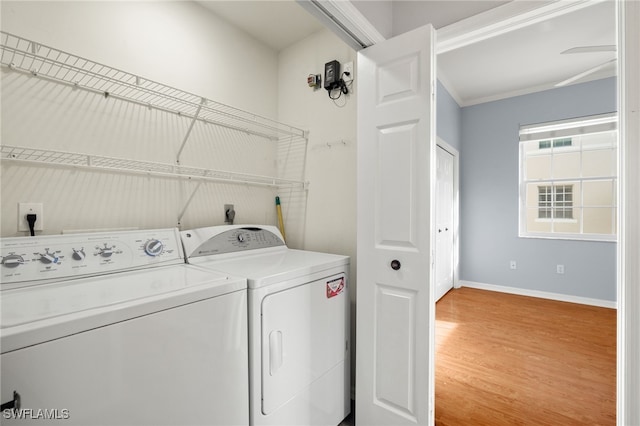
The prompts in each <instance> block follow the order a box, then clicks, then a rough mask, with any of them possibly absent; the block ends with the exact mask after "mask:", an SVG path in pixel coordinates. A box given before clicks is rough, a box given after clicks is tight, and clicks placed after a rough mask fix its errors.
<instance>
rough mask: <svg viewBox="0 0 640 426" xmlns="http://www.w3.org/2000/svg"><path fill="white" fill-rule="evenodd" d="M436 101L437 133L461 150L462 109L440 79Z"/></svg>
mask: <svg viewBox="0 0 640 426" xmlns="http://www.w3.org/2000/svg"><path fill="white" fill-rule="evenodd" d="M436 103H437V105H436V133H437V134H438V136H440V138H442V140H443V141H445V142H446V143H448V144H449V145H451V146H452V147H454V148H455V149H457V150H458V152H460V146H461V144H462V138H461V132H462V110H461V109H460V107H459V106H458V104H457V103H456V101H455V100H454V99H453V97H451V95H450V94H449V92H447V89H445V87H444V86H443V85H442V84H441V83H440V81H438V86H437V87H436Z"/></svg>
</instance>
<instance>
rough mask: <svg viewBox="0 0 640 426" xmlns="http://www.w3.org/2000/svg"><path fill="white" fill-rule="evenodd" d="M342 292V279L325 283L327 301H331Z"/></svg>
mask: <svg viewBox="0 0 640 426" xmlns="http://www.w3.org/2000/svg"><path fill="white" fill-rule="evenodd" d="M343 291H344V277H340V278H336V279H335V280H331V281H327V299H331V298H332V297H335V296H337V295H339V294H340V293H342V292H343Z"/></svg>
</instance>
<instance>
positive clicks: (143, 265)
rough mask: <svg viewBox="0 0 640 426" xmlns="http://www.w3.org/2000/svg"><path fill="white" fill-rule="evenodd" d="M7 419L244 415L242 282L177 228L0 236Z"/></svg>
mask: <svg viewBox="0 0 640 426" xmlns="http://www.w3.org/2000/svg"><path fill="white" fill-rule="evenodd" d="M1 250H2V252H1V255H2V265H1V267H0V270H1V278H2V284H1V292H0V303H1V308H2V309H1V310H2V314H1V323H0V326H1V335H0V336H1V347H2V355H1V374H2V384H1V388H2V395H1V397H2V416H3V422H2V424H3V425H4V424H6V425H12V424H25V420H26V423H29V424H31V423H43V424H49V421H52V422H55V423H56V424H59V423H64V424H65V425H105V424H108V425H176V424H180V425H189V424H191V425H202V424H208V425H246V424H247V423H248V421H249V415H248V411H249V390H248V373H247V362H248V345H247V319H246V304H247V303H246V280H245V279H243V278H237V277H232V276H230V275H228V274H225V273H218V274H215V273H212V272H210V271H207V272H205V271H203V270H202V269H200V268H196V267H192V266H189V265H186V264H185V263H184V254H183V252H182V245H181V243H180V236H179V234H178V231H177V229H159V230H145V231H132V232H110V233H93V234H76V235H55V236H38V237H17V238H3V239H2V240H1Z"/></svg>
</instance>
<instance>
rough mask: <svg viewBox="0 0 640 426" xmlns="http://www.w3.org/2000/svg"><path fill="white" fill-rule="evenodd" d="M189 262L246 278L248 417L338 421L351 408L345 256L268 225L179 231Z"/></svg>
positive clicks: (260, 421)
mask: <svg viewBox="0 0 640 426" xmlns="http://www.w3.org/2000/svg"><path fill="white" fill-rule="evenodd" d="M181 237H182V242H183V245H184V248H185V254H186V256H187V261H188V263H190V264H192V265H197V266H200V267H203V268H206V269H208V270H211V271H215V272H218V273H220V272H222V273H227V274H231V275H239V276H242V277H245V278H246V279H247V286H248V301H249V304H248V308H249V309H248V314H249V321H248V322H249V391H250V398H249V405H250V424H251V425H254V426H262V425H272V426H275V425H278V426H281V425H330V426H335V425H338V424H339V423H340V422H341V421H342V420H343V419H344V418H345V417H346V416H347V415H348V414H349V412H350V410H351V404H350V373H349V370H350V364H349V360H350V357H349V353H350V348H349V346H350V343H349V321H348V320H347V319H348V318H349V315H348V313H349V297H348V292H347V289H348V285H347V284H348V268H349V258H348V257H347V256H339V255H333V254H326V253H317V252H311V251H303V250H294V249H290V248H288V247H287V246H286V245H285V242H284V240H283V238H282V236H281V234H280V232H279V231H278V229H277V228H275V227H273V226H251V225H231V226H215V227H209V228H201V229H194V230H190V231H182V232H181Z"/></svg>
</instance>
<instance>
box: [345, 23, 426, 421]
mask: <svg viewBox="0 0 640 426" xmlns="http://www.w3.org/2000/svg"><path fill="white" fill-rule="evenodd" d="M433 43H434V31H433V27H432V26H431V25H427V26H425V27H422V28H418V29H416V30H414V31H411V32H409V33H405V34H402V35H400V36H398V37H395V38H392V39H390V40H386V41H384V42H382V43H379V44H376V45H374V46H371V47H369V48H367V49H364V50H362V51H360V52H359V53H358V70H359V71H358V78H357V79H356V81H358V82H359V83H358V250H357V255H358V286H357V349H356V357H357V358H356V413H357V414H356V422H357V424H358V425H415V424H419V425H427V424H433V418H434V416H433V414H434V413H433V411H434V397H433V396H434V385H433V383H434V381H433V379H434V375H433V373H434V372H433V355H432V352H433V342H434V323H435V318H434V299H433V294H434V292H433V285H432V284H433V265H432V251H433V248H434V238H433V234H432V230H433V226H434V224H435V222H434V215H433V203H432V201H431V200H432V198H433V193H434V189H435V131H434V130H435V122H434V108H435V107H434V86H435V68H434V66H435V58H434V55H433V51H434V49H433Z"/></svg>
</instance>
